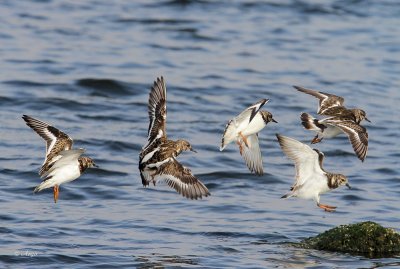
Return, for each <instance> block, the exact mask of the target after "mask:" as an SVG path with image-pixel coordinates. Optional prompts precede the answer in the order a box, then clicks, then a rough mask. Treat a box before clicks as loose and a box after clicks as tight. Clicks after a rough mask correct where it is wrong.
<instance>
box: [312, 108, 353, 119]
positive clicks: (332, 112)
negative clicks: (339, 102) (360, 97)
mask: <svg viewBox="0 0 400 269" xmlns="http://www.w3.org/2000/svg"><path fill="white" fill-rule="evenodd" d="M320 114H321V115H325V116H331V117H340V118H342V119H346V120H352V121H354V122H355V121H356V118H355V117H354V114H353V113H352V112H351V110H349V109H347V108H345V107H344V106H333V107H329V108H327V109H325V110H324V111H323V113H320Z"/></svg>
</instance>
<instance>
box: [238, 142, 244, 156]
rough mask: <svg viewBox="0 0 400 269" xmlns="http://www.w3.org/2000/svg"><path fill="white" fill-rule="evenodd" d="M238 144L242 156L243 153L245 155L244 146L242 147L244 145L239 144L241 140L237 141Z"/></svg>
mask: <svg viewBox="0 0 400 269" xmlns="http://www.w3.org/2000/svg"><path fill="white" fill-rule="evenodd" d="M236 144H238V146H239V152H240V155H242V153H243V145H242V143H241V142H239V140H238V141H236Z"/></svg>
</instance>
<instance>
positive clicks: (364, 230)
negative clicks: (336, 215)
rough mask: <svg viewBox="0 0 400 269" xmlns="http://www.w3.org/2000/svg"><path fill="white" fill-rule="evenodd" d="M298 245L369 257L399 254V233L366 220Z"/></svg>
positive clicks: (311, 238) (322, 234) (306, 240)
mask: <svg viewBox="0 0 400 269" xmlns="http://www.w3.org/2000/svg"><path fill="white" fill-rule="evenodd" d="M300 247H303V248H310V249H317V250H327V251H336V252H344V253H350V254H356V255H363V256H366V257H370V258H379V257H391V256H397V255H399V254H400V234H399V233H397V232H396V231H395V230H394V229H391V228H385V227H382V226H381V225H379V224H377V223H375V222H371V221H366V222H360V223H356V224H349V225H341V226H339V227H336V228H333V229H330V230H328V231H325V232H323V233H321V234H319V235H317V236H315V237H310V238H307V239H305V240H303V241H302V242H301V243H300Z"/></svg>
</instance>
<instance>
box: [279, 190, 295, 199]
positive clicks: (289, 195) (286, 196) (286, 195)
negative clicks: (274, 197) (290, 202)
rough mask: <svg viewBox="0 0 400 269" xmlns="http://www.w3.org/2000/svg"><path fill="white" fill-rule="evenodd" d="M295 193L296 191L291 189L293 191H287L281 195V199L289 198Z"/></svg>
mask: <svg viewBox="0 0 400 269" xmlns="http://www.w3.org/2000/svg"><path fill="white" fill-rule="evenodd" d="M293 195H294V193H293V192H292V191H291V192H288V193H286V194H285V195H283V196H282V197H281V199H284V198H289V197H292V196H293Z"/></svg>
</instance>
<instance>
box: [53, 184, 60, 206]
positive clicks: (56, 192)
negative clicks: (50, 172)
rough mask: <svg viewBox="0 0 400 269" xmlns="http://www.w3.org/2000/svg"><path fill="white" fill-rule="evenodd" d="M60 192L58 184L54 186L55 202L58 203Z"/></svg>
mask: <svg viewBox="0 0 400 269" xmlns="http://www.w3.org/2000/svg"><path fill="white" fill-rule="evenodd" d="M59 192H60V191H59V187H58V185H55V186H54V188H53V196H54V203H57V200H58V194H59Z"/></svg>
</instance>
